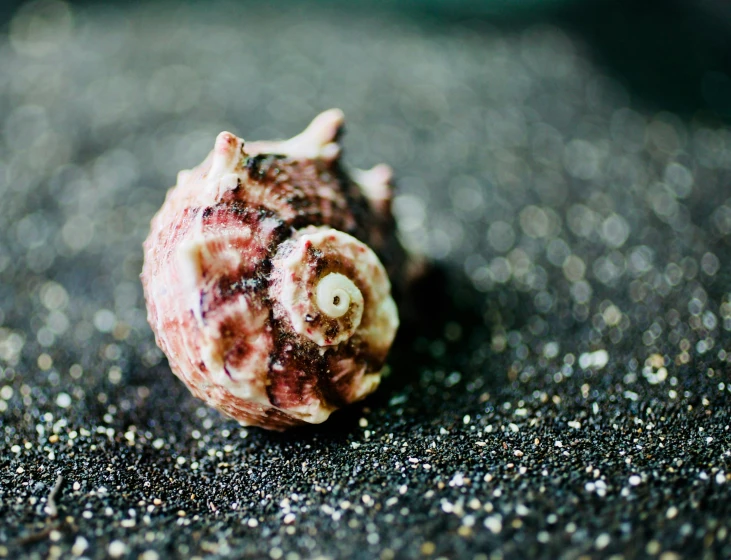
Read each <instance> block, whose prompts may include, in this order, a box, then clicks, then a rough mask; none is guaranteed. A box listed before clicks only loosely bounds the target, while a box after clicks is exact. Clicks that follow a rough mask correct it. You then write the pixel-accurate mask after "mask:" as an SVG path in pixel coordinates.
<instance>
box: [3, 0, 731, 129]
mask: <svg viewBox="0 0 731 560" xmlns="http://www.w3.org/2000/svg"><path fill="white" fill-rule="evenodd" d="M147 1H148V2H149V1H150V0H147ZM152 1H154V0H152ZM253 2H254V0H239V1H237V2H232V3H236V4H240V5H246V4H247V3H252V4H253ZM70 3H71V4H81V5H92V4H105V5H110V4H114V3H116V4H118V5H119V6H120V7H122V6H124V5H125V4H127V2H124V1H116V2H115V1H114V0H104V1H103V2H102V1H100V0H82V1H79V0H76V1H74V0H71V2H70ZM169 3H170V4H171V5H179V4H180V3H182V2H169ZM187 3H198V4H202V5H207V4H208V2H206V0H189V1H188V2H187ZM22 4H23V1H22V0H4V1H3V2H0V22H2V25H3V26H4V25H6V24H7V22H8V20H9V19H10V17H11V16H12V14H13V13H14V12H15V10H16V9H17V8H18V7H19V6H20V5H22ZM309 4H318V8H325V9H330V10H334V11H339V12H346V13H349V14H352V17H358V16H359V15H361V14H364V13H367V14H369V15H373V14H374V13H375V14H377V13H379V12H382V13H383V14H384V17H387V16H388V14H389V12H394V11H396V12H398V13H399V15H400V16H401V17H403V16H404V15H407V16H408V17H412V18H414V19H420V20H432V21H433V22H434V23H436V24H438V23H439V22H440V21H445V22H447V21H454V20H459V21H461V22H464V21H469V22H470V23H472V24H473V25H474V26H475V28H476V29H477V30H483V31H484V32H485V33H489V32H490V29H491V28H493V27H495V26H497V27H500V28H517V29H520V28H522V27H524V26H526V25H531V24H534V23H536V22H541V21H544V22H547V23H552V24H555V25H557V26H559V27H561V28H563V29H565V30H568V31H571V32H573V33H574V34H575V35H577V36H578V37H580V38H581V39H582V40H583V41H584V42H585V43H586V44H587V45H588V46H589V48H590V52H591V53H592V56H593V57H594V59H595V62H596V63H597V64H599V65H600V66H602V67H603V68H604V71H605V72H607V73H609V74H610V75H612V76H613V77H614V78H615V79H618V80H619V81H620V83H622V84H623V85H624V87H626V88H627V89H628V90H629V91H631V92H632V94H633V95H634V96H635V98H639V99H641V100H643V101H644V103H645V104H646V106H647V108H648V109H656V110H668V111H673V112H675V113H678V114H680V115H685V116H689V115H693V116H696V117H700V118H704V117H706V116H708V117H710V118H714V119H715V118H722V119H724V120H728V119H729V118H731V1H730V0H319V1H314V2H309ZM215 5H218V3H216V4H215ZM267 5H268V6H271V7H274V8H275V9H282V10H288V9H292V8H293V7H295V6H297V7H301V6H302V2H298V1H297V0H269V1H268V2H267ZM212 9H215V8H212Z"/></svg>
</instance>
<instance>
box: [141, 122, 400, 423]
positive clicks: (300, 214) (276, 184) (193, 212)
mask: <svg viewBox="0 0 731 560" xmlns="http://www.w3.org/2000/svg"><path fill="white" fill-rule="evenodd" d="M342 127H343V113H342V111H340V110H339V109H331V110H329V111H325V112H324V113H322V114H320V115H319V116H317V117H316V118H315V119H314V120H313V121H312V123H311V124H310V125H309V126H308V127H307V128H306V129H305V130H304V131H303V132H302V133H300V134H298V135H297V136H294V137H293V138H291V139H289V140H280V141H258V142H247V144H246V146H244V141H243V140H241V139H240V138H238V137H237V136H236V135H234V134H232V133H230V132H222V133H220V134H219V135H218V137H217V138H216V141H215V144H214V148H213V150H212V151H211V153H210V154H209V155H208V157H207V158H206V159H205V160H204V161H203V162H202V163H201V164H200V165H199V166H198V167H196V168H194V169H191V170H188V171H182V172H181V173H180V174H179V175H178V184H177V185H176V186H175V187H173V188H172V189H171V190H170V191H169V192H168V195H167V197H166V200H165V203H164V204H163V206H162V208H161V209H160V211H159V212H158V213H157V214H156V215H155V217H154V218H153V220H152V224H151V231H150V234H149V236H148V238H147V240H146V241H145V243H144V250H145V262H144V266H143V271H142V282H143V286H144V290H145V298H146V301H147V306H148V320H149V322H150V325H151V327H152V329H153V331H154V333H155V337H156V341H157V343H158V345H159V346H160V348H161V349H162V350H163V352H164V353H165V354H166V356H167V357H168V361H169V363H170V366H171V369H172V370H173V372H174V373H175V374H176V375H177V376H178V377H179V378H180V379H181V380H182V381H183V382H184V383H185V384H186V385H187V386H188V387H189V389H190V390H191V392H192V393H193V394H195V395H196V396H197V397H199V398H201V399H203V400H205V401H206V402H207V403H208V404H210V405H212V406H214V407H216V408H218V409H219V410H220V411H222V412H223V413H225V414H227V415H229V416H232V417H233V418H236V419H237V420H239V421H240V422H241V423H242V424H245V425H256V426H262V427H265V428H270V429H276V430H281V429H285V428H287V427H289V426H293V425H297V424H301V423H306V422H309V423H319V422H322V421H324V420H325V419H327V417H328V416H329V415H330V414H331V413H332V412H333V411H334V410H336V409H337V408H340V407H341V406H344V405H346V404H348V403H350V402H353V401H357V400H359V399H362V398H364V397H365V396H367V395H368V394H370V393H371V392H373V391H374V390H375V389H376V387H377V386H378V384H379V382H380V378H381V371H382V369H383V367H384V364H385V360H386V357H387V354H388V351H389V349H390V347H391V344H392V342H393V339H394V337H395V334H396V331H397V329H398V323H399V321H398V311H397V308H396V304H395V302H394V300H393V297H392V295H391V281H392V280H393V279H395V278H396V277H398V276H399V274H400V272H399V271H400V270H402V269H403V264H404V263H403V251H399V250H394V247H398V242H397V241H395V235H394V223H393V218H392V216H391V214H390V199H391V186H390V182H391V175H392V172H391V169H390V168H389V167H388V166H386V165H380V166H376V167H374V168H373V169H371V170H369V171H358V170H355V171H353V172H352V173H351V174H348V173H347V172H346V171H345V170H344V168H342V166H341V163H340V153H341V149H340V144H339V139H340V136H341V131H342Z"/></svg>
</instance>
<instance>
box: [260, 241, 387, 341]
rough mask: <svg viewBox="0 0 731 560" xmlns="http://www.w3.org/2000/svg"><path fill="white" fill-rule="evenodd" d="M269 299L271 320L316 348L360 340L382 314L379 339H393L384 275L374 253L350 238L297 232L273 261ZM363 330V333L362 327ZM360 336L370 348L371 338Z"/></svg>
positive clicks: (282, 245) (285, 243)
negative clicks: (283, 324) (285, 325)
mask: <svg viewBox="0 0 731 560" xmlns="http://www.w3.org/2000/svg"><path fill="white" fill-rule="evenodd" d="M272 264H273V271H272V278H273V281H272V284H271V288H270V290H269V295H270V298H271V299H272V300H273V301H275V302H276V303H275V306H274V316H275V317H277V318H283V319H285V320H288V321H289V322H290V324H291V325H292V329H293V330H294V331H295V332H297V333H298V334H300V335H302V336H304V337H306V338H307V339H309V340H311V341H312V342H314V343H315V344H317V345H318V346H334V345H337V344H341V343H343V342H345V341H347V340H349V339H350V338H352V337H353V336H354V335H358V336H359V338H361V339H363V337H364V336H365V335H364V333H367V332H368V331H367V329H368V327H369V326H370V325H372V324H373V323H374V322H377V321H379V320H380V319H381V316H382V315H385V316H386V317H385V323H386V326H385V327H383V330H382V331H381V332H380V333H378V335H379V338H385V339H388V340H392V339H393V336H394V335H395V333H396V329H397V327H398V320H397V318H396V315H394V314H393V313H392V310H393V309H394V307H395V304H394V303H393V300H392V298H391V284H390V282H389V280H388V275H387V274H386V270H385V269H384V267H383V265H382V264H381V262H380V261H379V260H378V257H377V256H376V254H375V253H374V252H373V251H372V250H371V249H370V248H369V247H368V246H367V245H365V244H364V243H362V242H360V241H358V240H357V239H355V238H354V237H352V236H350V235H348V234H346V233H343V232H342V231H337V230H334V229H331V228H328V227H321V228H314V227H310V228H307V229H305V230H301V231H298V232H297V233H296V234H295V235H294V236H293V237H292V238H291V239H289V240H287V241H285V242H284V243H282V244H281V245H280V246H279V249H278V251H277V254H276V255H275V257H274V259H273V260H272ZM361 327H363V328H361ZM372 338H374V340H371V339H370V338H369V337H368V336H365V339H364V341H365V342H366V343H367V344H369V345H375V346H377V345H378V340H376V339H375V338H376V337H372Z"/></svg>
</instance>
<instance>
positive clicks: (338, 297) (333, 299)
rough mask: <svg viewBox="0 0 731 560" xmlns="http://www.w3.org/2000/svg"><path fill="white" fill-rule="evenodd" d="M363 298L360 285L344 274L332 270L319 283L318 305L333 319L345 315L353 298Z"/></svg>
mask: <svg viewBox="0 0 731 560" xmlns="http://www.w3.org/2000/svg"><path fill="white" fill-rule="evenodd" d="M362 299H363V295H362V294H361V293H360V290H359V289H358V286H356V285H355V284H354V283H353V281H352V280H351V279H350V278H348V277H347V276H345V275H343V274H339V273H337V272H332V273H330V274H328V275H327V276H325V277H324V278H323V279H322V280H320V282H319V283H318V284H317V299H316V302H317V307H319V308H320V311H322V312H323V313H324V314H325V315H327V316H328V317H332V318H333V319H337V318H339V317H342V316H343V315H345V314H346V313H347V312H348V309H350V303H351V301H352V300H362Z"/></svg>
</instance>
